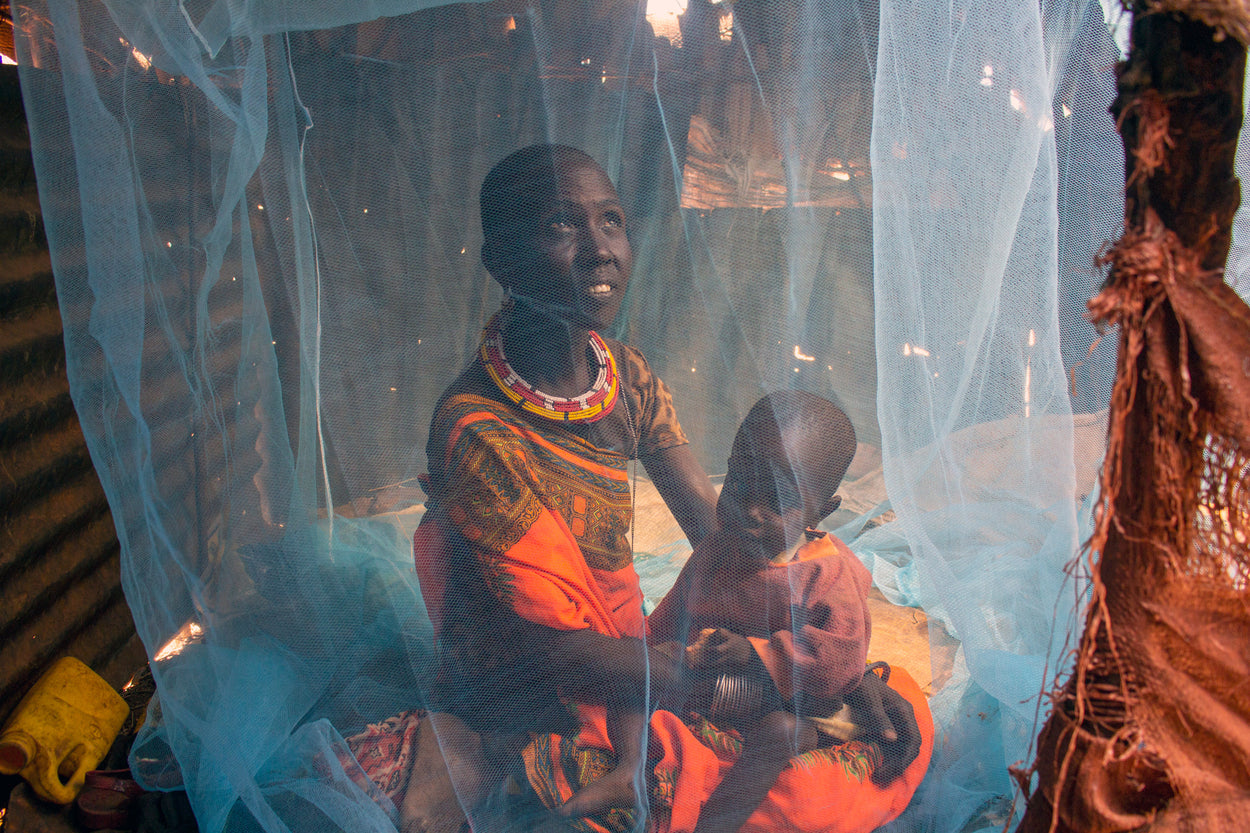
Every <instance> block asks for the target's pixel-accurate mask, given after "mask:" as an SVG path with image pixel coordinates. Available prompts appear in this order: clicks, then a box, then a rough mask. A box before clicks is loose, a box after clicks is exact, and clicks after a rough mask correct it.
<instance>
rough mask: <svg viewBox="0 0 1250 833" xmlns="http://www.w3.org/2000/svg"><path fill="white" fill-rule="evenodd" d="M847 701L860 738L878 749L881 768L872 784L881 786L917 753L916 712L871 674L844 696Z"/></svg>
mask: <svg viewBox="0 0 1250 833" xmlns="http://www.w3.org/2000/svg"><path fill="white" fill-rule="evenodd" d="M846 702H847V703H848V704H850V706H851V708H852V709H854V711H855V716H856V723H857V724H858V726H859V728H860V730H861V731H862V732H863V735H862V736H861V737H862V739H863V740H867V741H871V742H872V743H875V744H877V745H878V746H879V747H880V748H881V757H882V761H881V766H879V767H877V769H876V770H875V771H874V772H873V773H872V781H873V783H874V784H876V785H877V786H878V787H884V786H886V785H887V784H889V783H891V782H893V781H894V780H895V779H896V778H898V777H899V776H900V775H902V774H903V772H904V771H905V770H906V769H907V767H909V766H911V762H912V761H914V760H916V756H917V755H919V754H920V726H919V725H918V724H917V723H916V712H915V710H914V709H913V708H912V707H911V703H908V702H907V701H906V700H904V699H903V696H902V695H901V694H899V693H898V692H897V691H895V690H894V689H892V688H890V687H889V686H888V685H886V683H885V680H883V679H882V678H881V677H878V676H877V674H876V673H875V672H873V671H868V672H867V673H865V674H864V677H863V679H862V680H861V681H860V684H859V687H858V688H856V689H855V690H854V691H852V692H851V693H850V694H848V695H846Z"/></svg>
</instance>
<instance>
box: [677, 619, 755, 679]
mask: <svg viewBox="0 0 1250 833" xmlns="http://www.w3.org/2000/svg"><path fill="white" fill-rule="evenodd" d="M754 653H755V648H754V647H753V646H752V645H751V643H750V641H748V640H747V638H746V637H744V636H739V635H738V634H736V633H734V632H733V631H730V630H726V629H725V628H704V629H703V630H702V631H700V632H699V637H698V639H696V640H695V641H694V643H693V644H691V645H688V646H686V664H687V665H689V666H690V667H691V668H693V669H696V670H699V671H717V672H721V673H726V672H727V673H733V672H738V671H744V670H746V668H747V666H748V665H749V664H750V662H751V655H752V654H754Z"/></svg>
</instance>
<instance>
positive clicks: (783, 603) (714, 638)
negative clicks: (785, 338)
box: [648, 391, 914, 833]
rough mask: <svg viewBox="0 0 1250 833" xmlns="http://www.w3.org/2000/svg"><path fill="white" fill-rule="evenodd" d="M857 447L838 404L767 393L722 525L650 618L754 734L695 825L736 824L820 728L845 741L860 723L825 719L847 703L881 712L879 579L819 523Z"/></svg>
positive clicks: (884, 736)
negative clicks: (875, 612)
mask: <svg viewBox="0 0 1250 833" xmlns="http://www.w3.org/2000/svg"><path fill="white" fill-rule="evenodd" d="M855 444H856V443H855V430H854V428H852V426H851V422H850V420H849V419H848V418H847V416H846V414H845V413H844V412H843V411H842V410H841V409H840V408H838V407H837V406H836V405H834V404H833V403H832V402H829V401H828V400H825V399H822V398H820V397H818V396H815V395H813V394H809V393H804V392H801V391H782V392H779V393H774V394H771V395H769V396H766V397H765V398H763V399H761V400H760V401H759V402H758V403H756V405H755V406H754V407H753V408H752V409H751V411H750V413H749V414H748V415H747V417H746V419H745V420H744V421H743V423H742V427H741V428H740V429H739V430H738V434H737V436H736V437H735V439H734V444H733V449H732V451H731V453H730V456H729V467H728V473H727V474H726V476H725V484H724V487H723V489H722V491H721V494H720V499H719V501H718V502H717V505H716V514H717V519H718V521H719V523H720V530H719V532H717V533H714V534H713V535H712V536H711V537H709V538H708V539H707V540H705V541H704V542H703V543H702V544H701V545H700V546H699V547H697V548H696V549H695V551H694V553H693V554H692V555H691V556H690V560H689V561H688V562H687V563H686V565H685V567H684V569H683V570H682V571H681V575H680V576H679V577H678V579H677V583H676V584H675V585H674V587H673V589H672V590H671V591H670V592H669V593H668V595H667V596H665V597H664V599H663V601H662V602H661V603H660V605H659V607H658V608H656V610H655V612H654V613H653V614H652V615H651V617H650V619H649V623H648V626H649V630H650V633H651V638H652V639H654V640H655V641H657V642H658V641H664V640H678V641H679V642H681V643H691V644H689V645H688V647H686V648H685V651H686V661H687V664H688V665H689V666H690V667H691V668H692V669H694V670H695V671H696V672H698V673H700V674H701V675H702V676H703V677H704V678H705V679H706V680H707V681H708V683H707V685H706V687H705V693H704V695H703V697H701V698H698V699H703V700H706V699H707V698H708V697H710V698H711V700H712V718H713V720H714V721H720V722H724V723H729V724H731V725H733V726H734V727H735V728H737V729H739V730H740V731H741V732H742V735H743V753H742V755H741V757H740V758H739V759H738V761H737V763H736V764H735V765H734V767H733V768H732V769H731V770H730V771H729V773H728V774H727V775H726V777H725V779H724V780H723V781H722V782H721V784H720V786H719V787H717V789H716V790H715V792H713V794H712V795H711V796H710V797H709V799H708V802H707V804H706V805H705V806H704V808H703V811H702V813H701V814H700V817H699V822H698V827H697V828H696V833H703V831H713V830H715V831H722V830H723V831H735V830H738V829H739V828H740V827H741V826H742V825H743V823H745V822H746V820H747V818H748V817H749V816H750V815H751V813H752V812H754V810H755V808H756V807H758V806H759V804H760V802H762V801H763V799H764V797H765V796H766V795H767V794H768V792H769V790H770V789H771V787H772V785H773V783H774V782H775V781H776V779H777V777H778V775H780V773H781V771H782V770H783V769H784V768H785V766H786V765H787V763H788V762H789V760H790V758H792V757H793V756H794V755H796V754H800V753H802V752H807V751H810V750H812V749H815V748H817V746H818V744H819V738H820V736H821V735H822V734H823V735H830V736H832V737H834V738H836V739H839V740H844V739H848V731H849V730H850V729H851V728H852V727H851V725H850V724H848V723H846V722H845V720H843V721H841V722H840V723H839V722H838V721H833V720H829V719H827V718H829V716H831V715H834V714H835V713H837V712H839V710H840V709H842V707H843V704H844V703H845V702H846V701H848V700H850V701H856V705H857V706H859V707H860V708H861V709H862V708H867V709H868V710H869V711H873V710H877V711H879V710H880V708H881V705H880V698H879V696H878V697H877V698H876V700H875V703H874V701H873V693H872V692H871V691H866V690H865V689H872V688H873V686H874V685H875V684H876V683H875V682H870V681H879V678H877V677H876V676H875V675H872V674H868V675H865V661H866V657H867V650H868V639H869V633H870V629H871V625H870V621H869V613H868V606H867V596H868V590H869V588H870V586H871V584H872V579H871V577H870V575H869V573H868V571H867V570H866V569H865V568H864V566H863V565H862V564H861V563H860V562H859V560H858V559H857V558H856V557H855V556H854V555H853V554H852V553H851V551H850V549H849V548H848V547H847V546H846V544H844V543H843V542H842V541H840V540H838V539H837V538H835V537H833V536H831V535H827V534H825V533H823V532H817V531H816V530H815V527H816V525H817V524H819V523H820V522H821V521H822V520H824V519H825V518H826V517H827V516H828V515H829V514H830V513H832V512H833V511H834V510H835V509H837V507H838V505H839V504H840V503H841V498H839V497H838V496H837V495H835V494H834V493H835V492H836V491H837V488H838V486H839V485H840V484H841V482H842V477H843V475H845V474H846V470H847V467H848V466H849V465H850V463H851V458H852V457H853V456H854V454H855ZM703 705H706V703H704V704H703ZM844 714H845V712H844ZM796 715H800V716H801V717H796ZM873 718H874V719H873V720H872V721H869V722H875V725H876V726H877V727H879V730H880V733H879V739H880V740H884V741H887V742H889V741H896V740H897V733H896V732H895V731H894V729H893V726H892V725H891V723H890V721H889V719H888V717H886V716H885V715H884V714H880V715H873ZM900 722H901V721H900ZM911 757H914V755H913V756H911ZM911 757H908V758H907V760H908V761H910V759H911ZM896 774H897V773H895V772H877V773H874V781H877V782H878V783H885V782H888V780H889V779H891V778H893V777H894V776H895V775H896ZM878 776H880V778H879V777H878ZM882 778H883V779H884V781H883V780H881V779H882Z"/></svg>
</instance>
